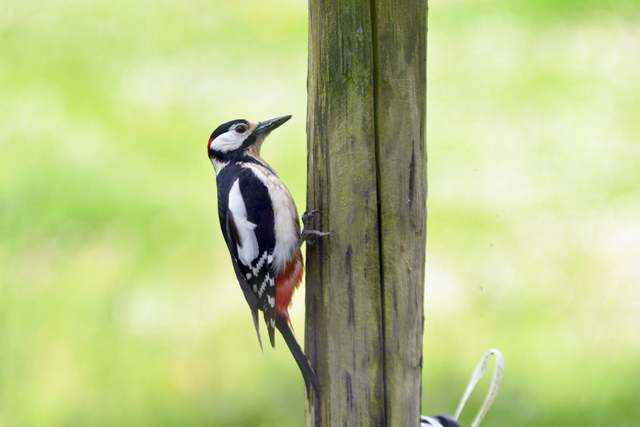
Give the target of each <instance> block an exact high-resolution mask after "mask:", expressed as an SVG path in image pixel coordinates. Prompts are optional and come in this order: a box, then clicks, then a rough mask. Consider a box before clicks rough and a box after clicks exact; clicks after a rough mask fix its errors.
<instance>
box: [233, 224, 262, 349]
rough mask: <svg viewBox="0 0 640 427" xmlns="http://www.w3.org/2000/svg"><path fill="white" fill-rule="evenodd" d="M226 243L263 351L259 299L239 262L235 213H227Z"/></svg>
mask: <svg viewBox="0 0 640 427" xmlns="http://www.w3.org/2000/svg"><path fill="white" fill-rule="evenodd" d="M225 230H226V234H227V235H226V236H225V237H226V239H225V240H226V242H227V246H228V248H229V253H230V254H231V263H232V264H233V270H234V271H235V273H236V278H237V279H238V282H239V283H240V288H242V293H243V294H244V298H245V299H246V300H247V304H249V308H250V309H251V315H252V317H253V324H254V326H255V328H256V334H258V342H259V343H260V349H262V338H260V325H259V322H258V299H257V298H256V295H255V294H254V293H253V291H252V290H251V286H250V285H249V283H248V282H247V279H246V278H245V275H244V274H243V273H242V270H241V269H240V263H239V261H238V250H237V242H238V241H239V237H238V229H237V228H236V224H235V221H234V219H233V212H231V211H227V218H226V227H225Z"/></svg>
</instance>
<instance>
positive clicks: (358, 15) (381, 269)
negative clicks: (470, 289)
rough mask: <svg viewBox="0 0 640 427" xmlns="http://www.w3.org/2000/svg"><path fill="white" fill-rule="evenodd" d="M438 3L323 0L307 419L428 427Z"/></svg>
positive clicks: (313, 25)
mask: <svg viewBox="0 0 640 427" xmlns="http://www.w3.org/2000/svg"><path fill="white" fill-rule="evenodd" d="M425 60H426V0H421V1H418V2H415V1H413V2H412V1H409V0H398V1H393V2H392V1H389V0H385V1H382V0H372V1H361V0H341V1H340V0H310V3H309V77H308V78H309V80H308V92H309V103H308V117H307V134H308V153H309V155H308V188H307V209H308V210H311V209H319V210H320V211H322V216H320V217H318V218H316V219H315V223H314V225H315V228H317V229H322V230H332V231H333V234H331V235H330V236H329V237H325V238H323V239H320V240H319V241H317V242H316V244H315V245H313V246H307V276H306V295H307V297H306V298H307V301H306V327H305V347H306V352H307V355H308V356H309V359H310V361H311V364H312V366H313V367H314V369H315V371H316V374H317V376H318V382H319V387H320V398H319V401H318V403H319V404H316V403H315V400H314V398H317V396H315V397H314V396H310V399H309V402H308V406H307V409H308V416H307V425H308V426H336V425H339V426H343V425H344V426H390V425H394V426H395V425H397V426H404V425H416V426H417V425H418V418H419V414H420V392H421V388H420V384H421V356H422V316H423V314H422V306H423V284H424V283H423V282H424V257H425V235H426V234H425V233H426V147H425V144H424V138H425V108H426V105H425V99H426V63H425Z"/></svg>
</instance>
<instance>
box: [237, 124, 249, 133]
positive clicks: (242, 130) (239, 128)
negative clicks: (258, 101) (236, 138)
mask: <svg viewBox="0 0 640 427" xmlns="http://www.w3.org/2000/svg"><path fill="white" fill-rule="evenodd" d="M235 131H236V132H237V133H245V132H246V131H247V127H246V126H245V125H238V126H236V129H235Z"/></svg>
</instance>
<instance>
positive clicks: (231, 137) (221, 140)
mask: <svg viewBox="0 0 640 427" xmlns="http://www.w3.org/2000/svg"><path fill="white" fill-rule="evenodd" d="M249 135H251V132H249V131H247V132H245V133H238V132H236V131H233V130H232V131H229V132H226V133H223V134H222V135H220V136H219V137H217V138H216V139H214V140H213V141H211V145H210V148H212V149H214V150H216V151H220V152H222V153H227V152H229V151H233V150H237V149H238V148H240V146H242V143H243V142H244V140H245V139H247V137H248V136H249Z"/></svg>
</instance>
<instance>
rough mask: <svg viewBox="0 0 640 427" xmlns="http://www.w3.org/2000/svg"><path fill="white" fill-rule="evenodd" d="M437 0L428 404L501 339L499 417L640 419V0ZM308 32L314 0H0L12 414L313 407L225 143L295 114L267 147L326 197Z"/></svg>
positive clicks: (41, 418) (8, 401)
mask: <svg viewBox="0 0 640 427" xmlns="http://www.w3.org/2000/svg"><path fill="white" fill-rule="evenodd" d="M429 6H430V10H429V50H428V88H429V90H428V152H429V201H428V207H429V220H428V221H429V222H428V246H427V247H428V250H427V283H426V301H425V308H426V310H425V317H426V319H425V335H424V385H423V413H425V414H431V415H433V414H437V413H452V412H453V411H454V410H455V407H456V405H457V402H458V399H459V398H460V396H461V394H462V392H463V390H464V387H465V385H466V382H467V380H468V377H469V375H470V374H471V371H472V370H473V368H474V367H475V365H476V363H477V362H478V360H479V358H480V357H481V356H482V354H483V353H484V352H485V351H486V350H487V349H489V348H491V347H497V348H499V349H501V350H502V351H503V353H504V356H505V358H506V372H505V380H504V383H503V387H502V391H501V394H500V396H499V397H498V400H497V401H496V403H495V404H494V407H493V409H492V410H491V412H490V413H489V415H488V416H487V418H486V419H485V422H484V424H483V425H487V426H491V425H493V426H536V427H539V426H550V427H551V426H554V427H556V426H574V425H575V426H602V425H615V426H619V427H620V426H637V425H639V424H640V3H639V2H638V1H637V0H636V1H628V2H624V1H612V2H603V1H595V0H588V1H582V0H575V1H553V0H538V1H536V0H520V1H517V0H512V1H509V0H470V1H462V0H448V1H447V0H432V1H430V4H429ZM306 48H307V4H306V3H305V2H304V1H301V0H270V1H264V0H261V1H258V0H237V1H233V2H231V1H216V0H214V1H213V2H198V1H192V2H183V1H175V0H166V1H140V2H129V1H124V0H112V1H99V0H93V1H84V0H83V1H79V0H69V1H66V2H47V1H42V0H30V1H25V2H18V1H15V0H0V426H3V427H4V426H85V425H86V426H114V425H135V426H178V425H179V426H201V425H220V426H300V425H302V423H303V419H304V413H303V412H304V400H303V383H302V379H301V377H300V374H299V372H297V370H296V365H295V363H294V362H293V359H292V358H291V356H290V355H289V354H288V351H287V349H286V348H284V347H285V346H284V345H283V344H282V341H279V342H280V345H279V346H278V348H277V349H276V350H275V351H272V350H271V349H265V352H264V354H263V353H261V352H260V349H259V346H258V344H257V341H256V338H255V332H254V330H253V326H252V322H251V318H250V316H249V312H248V310H247V309H246V306H245V302H244V299H243V297H242V294H241V292H240V290H239V288H238V286H237V284H236V282H235V279H234V275H233V271H232V269H231V266H230V263H229V259H228V255H227V253H226V251H225V247H224V244H223V241H222V239H221V234H220V231H219V225H218V220H217V211H216V209H217V208H216V206H217V205H216V200H215V178H214V173H213V168H212V166H211V164H210V163H209V160H208V159H207V156H206V154H205V151H206V150H205V147H206V143H207V139H208V136H209V135H210V133H211V132H212V130H213V129H214V128H215V127H216V126H217V125H218V124H220V123H222V122H225V121H227V120H230V119H235V118H240V117H242V118H248V119H253V120H263V119H267V118H271V117H275V116H279V115H284V114H293V116H294V118H293V120H292V121H291V122H289V123H288V124H287V125H286V126H284V127H283V128H282V129H279V130H278V131H277V135H276V134H274V136H272V138H271V139H270V140H269V141H268V143H267V144H266V145H265V147H264V149H263V154H264V157H265V158H266V159H267V160H268V161H269V162H270V163H271V164H272V165H273V166H274V167H275V168H276V169H277V170H278V171H279V172H280V175H281V177H282V178H283V180H284V181H285V182H286V183H287V184H288V186H289V187H290V189H291V191H292V193H293V195H294V197H295V199H296V200H297V201H298V204H299V207H300V210H301V211H302V210H304V200H305V167H306V161H305V155H306V142H305V116H306V72H307V71H306V61H307V57H306V55H307V51H306ZM303 302H304V293H303V292H299V293H298V294H297V296H296V299H295V304H294V307H293V318H294V325H295V326H296V330H297V331H298V335H299V338H300V339H302V331H303V330H304V328H303V326H302V322H303V306H304V303H303ZM486 386H487V381H486V380H485V381H483V382H482V383H481V385H480V387H481V388H484V387H486ZM476 394H477V396H476V395H474V397H473V398H472V400H471V402H470V403H469V405H470V409H468V410H466V411H465V413H464V414H463V418H462V422H463V424H465V425H468V422H469V420H470V419H471V417H472V415H474V412H475V410H476V409H477V407H478V405H479V402H480V400H481V397H482V396H481V395H482V394H483V393H476Z"/></svg>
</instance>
